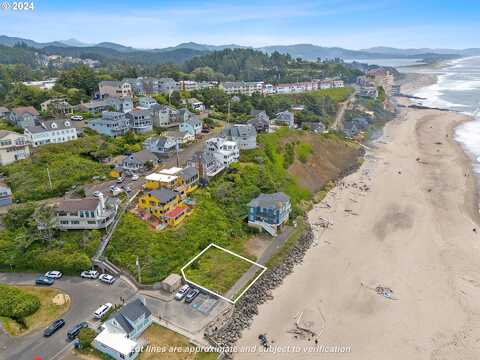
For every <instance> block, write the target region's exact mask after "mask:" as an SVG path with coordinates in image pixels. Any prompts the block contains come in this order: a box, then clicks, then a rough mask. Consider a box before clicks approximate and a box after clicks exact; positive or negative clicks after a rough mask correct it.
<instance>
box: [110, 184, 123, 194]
mask: <svg viewBox="0 0 480 360" xmlns="http://www.w3.org/2000/svg"><path fill="white" fill-rule="evenodd" d="M110 191H111V192H112V195H113V196H117V195H120V194H121V193H122V192H123V190H122V189H120V188H119V187H117V186H115V187H114V188H113V189H110Z"/></svg>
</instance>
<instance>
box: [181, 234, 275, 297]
mask: <svg viewBox="0 0 480 360" xmlns="http://www.w3.org/2000/svg"><path fill="white" fill-rule="evenodd" d="M212 247H215V248H217V249H219V250H223V251H225V252H227V253H229V254H230V255H233V256H236V257H238V258H240V259H242V260H245V261H247V262H249V263H250V264H252V265H256V266H258V267H259V268H261V269H262V271H261V272H260V274H258V276H257V277H256V278H255V279H253V280H252V281H251V282H250V284H249V285H248V286H247V287H246V288H245V289H244V290H243V291H242V292H241V294H240V295H238V296H237V298H236V299H235V300H230V299H228V298H226V297H225V296H222V295H220V294H218V293H216V292H215V291H212V290H210V289H207V288H206V287H203V286H201V285H199V284H197V283H195V282H193V281H190V280H188V279H187V276H186V275H185V271H184V270H185V268H187V267H188V266H190V265H191V264H192V263H193V262H194V261H195V260H197V259H198V258H199V257H200V256H202V255H203V254H204V253H205V252H206V251H207V250H208V249H210V248H212ZM180 271H181V272H182V276H183V278H184V279H185V281H186V282H188V283H190V284H192V285H195V286H196V287H198V288H200V289H202V290H204V291H206V292H208V293H210V294H212V295H215V296H217V297H219V298H220V299H222V300H225V301H228V302H229V303H230V304H235V303H236V302H237V301H238V300H239V299H240V298H241V297H242V296H243V294H245V292H247V290H248V289H250V287H251V286H252V285H253V284H254V283H255V282H256V281H257V280H258V279H259V278H260V276H262V275H263V273H264V272H265V271H267V267H266V266H264V265H262V264H259V263H257V262H255V261H252V260H250V259H247V258H246V257H244V256H242V255H239V254H237V253H234V252H233V251H231V250H228V249H225V248H223V247H221V246H219V245H217V244H214V243H210V244H209V245H208V246H207V247H206V248H205V249H203V250H202V251H200V252H199V253H198V254H197V255H196V256H195V257H194V258H193V259H191V260H190V261H189V262H188V263H186V264H185V265H184V266H183V267H182V268H181V269H180ZM247 271H248V270H247Z"/></svg>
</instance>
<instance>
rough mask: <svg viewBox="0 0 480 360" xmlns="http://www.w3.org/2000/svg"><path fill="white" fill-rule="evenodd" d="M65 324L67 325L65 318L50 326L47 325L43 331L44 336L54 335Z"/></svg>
mask: <svg viewBox="0 0 480 360" xmlns="http://www.w3.org/2000/svg"><path fill="white" fill-rule="evenodd" d="M64 325H65V320H63V319H59V320H55V321H54V322H53V323H51V324H50V326H49V327H47V328H46V329H45V330H44V331H43V336H45V337H49V336H51V335H53V334H54V333H55V332H56V331H57V330H59V329H60V328H62V327H63V326H64Z"/></svg>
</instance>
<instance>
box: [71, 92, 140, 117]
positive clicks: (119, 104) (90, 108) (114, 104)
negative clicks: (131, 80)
mask: <svg viewBox="0 0 480 360" xmlns="http://www.w3.org/2000/svg"><path fill="white" fill-rule="evenodd" d="M78 109H79V110H81V111H85V112H89V113H91V114H96V113H101V112H103V111H112V110H113V111H118V112H123V113H128V112H130V111H132V110H133V101H132V98H131V97H128V96H127V97H123V98H106V99H103V100H94V101H90V102H88V103H81V104H80V105H78Z"/></svg>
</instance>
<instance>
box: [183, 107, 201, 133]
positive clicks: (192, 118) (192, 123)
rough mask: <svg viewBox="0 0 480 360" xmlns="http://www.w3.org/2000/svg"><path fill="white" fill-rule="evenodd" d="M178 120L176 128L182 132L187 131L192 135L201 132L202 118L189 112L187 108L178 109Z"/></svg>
mask: <svg viewBox="0 0 480 360" xmlns="http://www.w3.org/2000/svg"><path fill="white" fill-rule="evenodd" d="M178 121H179V123H180V125H179V127H178V129H179V130H180V131H182V132H188V133H190V134H192V135H194V136H195V135H198V134H201V132H202V125H203V123H202V120H200V118H199V117H198V116H197V115H195V114H193V113H191V112H190V111H189V110H188V109H180V110H178Z"/></svg>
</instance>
